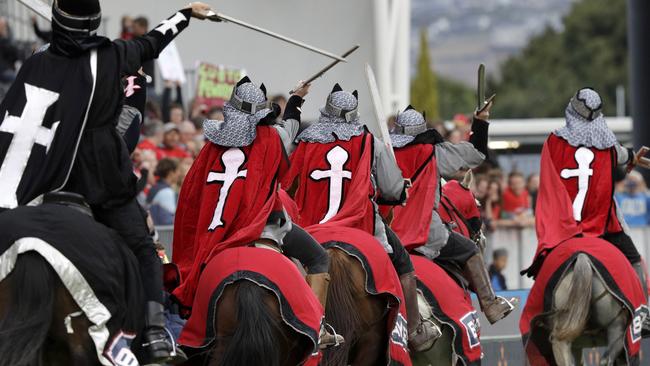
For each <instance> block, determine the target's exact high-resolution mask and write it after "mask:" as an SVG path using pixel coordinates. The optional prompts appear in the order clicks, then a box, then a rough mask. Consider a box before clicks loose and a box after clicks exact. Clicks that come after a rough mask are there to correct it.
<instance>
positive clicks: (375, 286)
mask: <svg viewBox="0 0 650 366" xmlns="http://www.w3.org/2000/svg"><path fill="white" fill-rule="evenodd" d="M306 230H307V231H308V232H309V233H310V234H311V235H312V236H313V237H314V238H315V239H316V240H318V242H319V243H321V244H322V245H323V246H324V247H325V248H327V249H330V248H336V249H339V250H342V251H344V252H346V253H347V254H348V255H350V256H351V257H353V258H355V259H357V260H358V261H359V262H361V265H362V266H363V269H364V270H365V272H366V291H367V292H368V293H369V294H371V295H380V294H381V295H389V296H390V298H391V301H390V309H389V310H390V312H389V316H388V330H389V332H390V334H389V341H388V343H389V347H388V352H389V366H407V365H411V358H410V357H409V354H408V328H407V323H406V306H405V303H404V294H403V293H402V286H401V284H400V282H399V277H398V276H397V272H395V269H394V267H393V265H392V263H391V262H390V258H389V257H388V255H387V254H386V251H385V250H384V248H383V247H382V245H381V244H380V243H379V242H378V241H377V240H376V239H375V238H374V237H373V236H372V235H370V234H368V233H366V232H364V231H361V230H358V229H352V228H347V227H338V226H333V225H327V224H326V225H315V226H311V227H309V228H307V229H306Z"/></svg>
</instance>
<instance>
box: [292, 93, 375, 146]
mask: <svg viewBox="0 0 650 366" xmlns="http://www.w3.org/2000/svg"><path fill="white" fill-rule="evenodd" d="M363 132H364V127H363V125H362V124H361V123H360V122H359V94H358V93H357V91H356V90H355V91H353V92H352V93H350V92H347V91H344V90H343V89H342V88H341V86H340V85H339V84H336V85H334V88H333V89H332V92H331V93H330V95H328V96H327V102H326V103H325V106H324V107H323V108H321V109H320V117H319V118H318V122H316V123H314V124H312V125H311V126H309V127H308V128H307V129H305V130H304V131H303V132H302V133H301V134H300V135H299V136H298V140H299V141H305V142H319V143H329V142H334V141H335V140H337V139H339V140H345V141H349V140H350V139H351V138H353V137H355V136H359V135H361V134H362V133H363Z"/></svg>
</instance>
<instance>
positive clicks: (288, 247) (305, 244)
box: [282, 223, 330, 274]
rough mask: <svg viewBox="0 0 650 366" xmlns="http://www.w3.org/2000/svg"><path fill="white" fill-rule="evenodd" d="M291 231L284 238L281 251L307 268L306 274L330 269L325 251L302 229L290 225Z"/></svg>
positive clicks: (293, 224) (324, 271)
mask: <svg viewBox="0 0 650 366" xmlns="http://www.w3.org/2000/svg"><path fill="white" fill-rule="evenodd" d="M291 226H292V227H291V231H290V232H289V233H288V234H287V235H286V236H285V237H284V240H283V245H282V251H283V252H284V254H285V255H287V256H289V257H293V258H296V259H297V260H299V261H300V263H302V265H303V266H305V267H307V273H309V274H318V273H326V272H328V271H329V267H330V257H329V256H328V255H327V251H326V250H325V248H323V246H322V245H320V243H319V242H317V241H316V239H314V238H313V237H312V236H311V235H309V233H307V232H306V231H305V230H304V229H303V228H301V227H300V226H298V225H296V224H295V223H292V225H291Z"/></svg>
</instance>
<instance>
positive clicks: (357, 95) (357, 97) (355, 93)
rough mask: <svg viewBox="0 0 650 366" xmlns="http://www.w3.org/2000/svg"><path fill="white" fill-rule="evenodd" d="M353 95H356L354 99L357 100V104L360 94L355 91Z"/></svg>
mask: <svg viewBox="0 0 650 366" xmlns="http://www.w3.org/2000/svg"><path fill="white" fill-rule="evenodd" d="M352 95H354V97H355V98H356V99H357V102H358V101H359V92H358V91H356V90H355V91H353V92H352Z"/></svg>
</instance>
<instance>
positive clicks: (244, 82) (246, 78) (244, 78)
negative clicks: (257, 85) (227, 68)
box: [235, 76, 252, 87]
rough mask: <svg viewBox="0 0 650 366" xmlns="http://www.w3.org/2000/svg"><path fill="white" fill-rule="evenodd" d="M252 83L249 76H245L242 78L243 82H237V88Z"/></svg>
mask: <svg viewBox="0 0 650 366" xmlns="http://www.w3.org/2000/svg"><path fill="white" fill-rule="evenodd" d="M251 82H252V81H251V79H250V78H249V77H248V76H244V77H243V78H241V80H239V81H238V82H237V85H236V86H235V87H238V86H241V85H244V84H246V83H251Z"/></svg>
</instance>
